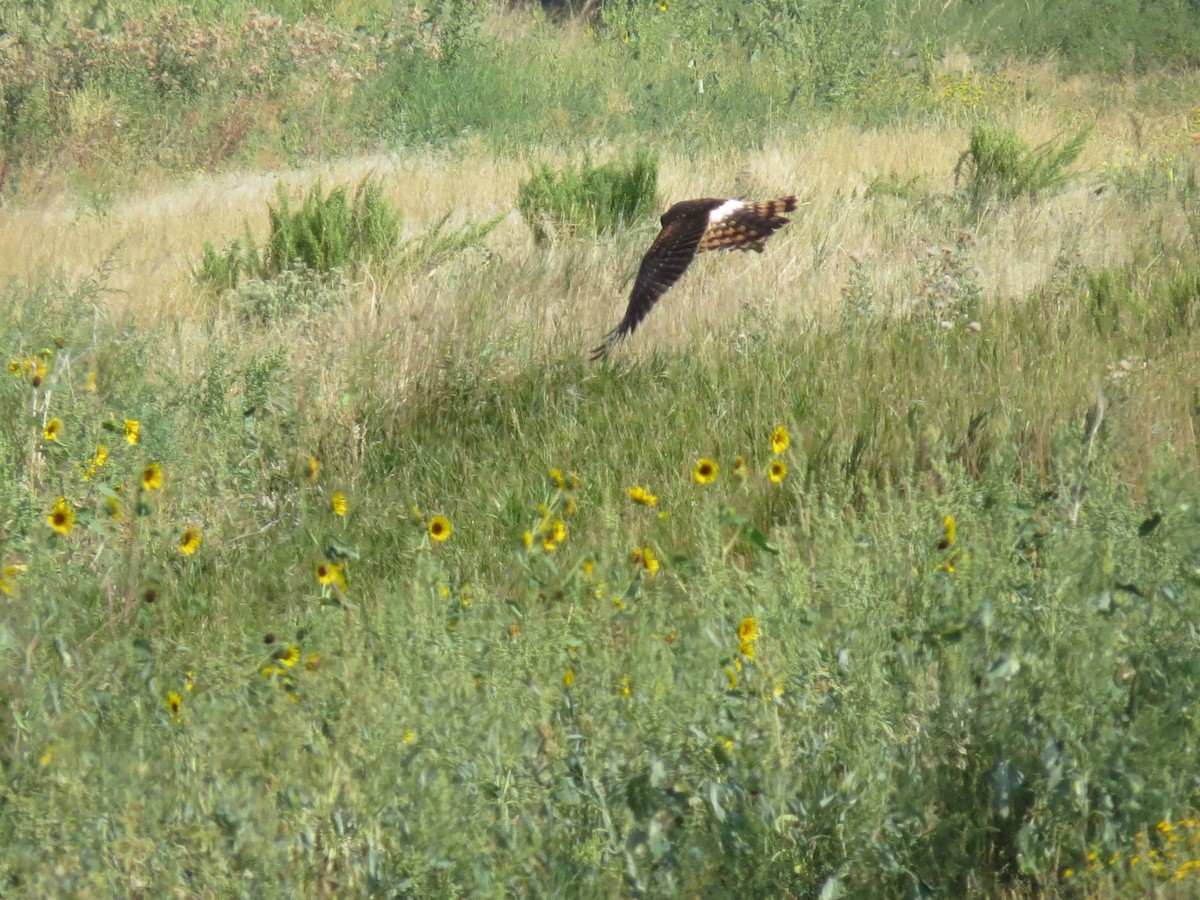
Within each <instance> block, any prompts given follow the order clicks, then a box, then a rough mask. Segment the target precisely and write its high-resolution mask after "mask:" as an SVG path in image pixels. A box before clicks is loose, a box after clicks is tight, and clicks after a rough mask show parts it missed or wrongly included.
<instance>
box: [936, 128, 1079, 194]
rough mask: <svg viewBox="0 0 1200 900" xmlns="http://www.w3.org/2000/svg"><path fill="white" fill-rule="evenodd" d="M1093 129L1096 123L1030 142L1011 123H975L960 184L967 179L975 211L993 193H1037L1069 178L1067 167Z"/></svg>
mask: <svg viewBox="0 0 1200 900" xmlns="http://www.w3.org/2000/svg"><path fill="white" fill-rule="evenodd" d="M1090 132H1091V129H1090V128H1083V129H1081V130H1080V131H1078V132H1076V133H1075V134H1074V135H1071V136H1069V137H1062V136H1059V137H1056V138H1052V139H1051V140H1049V141H1046V143H1044V144H1041V145H1040V146H1038V147H1030V146H1029V144H1028V143H1027V142H1026V141H1025V139H1024V138H1022V137H1021V136H1020V135H1019V134H1018V133H1017V132H1016V131H1014V130H1013V129H1011V128H1006V127H1004V126H1003V125H997V124H995V123H992V122H979V123H978V124H976V125H975V127H974V128H972V129H971V140H970V143H969V145H968V146H967V149H966V150H964V151H963V153H962V155H961V156H960V157H959V158H958V162H957V163H956V164H955V166H954V184H955V187H956V188H957V187H959V185H960V184H961V185H962V188H961V189H962V191H963V193H964V194H965V196H966V198H967V200H968V202H969V203H970V205H971V209H972V210H974V211H978V210H979V209H980V208H981V207H982V205H983V204H984V203H986V202H987V201H988V200H992V199H998V200H1014V199H1016V198H1017V197H1022V196H1028V197H1033V196H1036V195H1038V194H1040V193H1043V192H1044V191H1047V190H1050V189H1051V188H1055V187H1058V186H1059V185H1061V184H1062V183H1063V182H1064V181H1066V179H1067V175H1066V170H1067V167H1068V166H1070V165H1071V163H1073V162H1075V160H1076V159H1078V158H1079V154H1080V153H1082V152H1083V146H1084V144H1085V143H1086V142H1087V138H1088V134H1089V133H1090Z"/></svg>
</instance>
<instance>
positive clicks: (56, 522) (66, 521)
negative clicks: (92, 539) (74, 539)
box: [46, 497, 75, 534]
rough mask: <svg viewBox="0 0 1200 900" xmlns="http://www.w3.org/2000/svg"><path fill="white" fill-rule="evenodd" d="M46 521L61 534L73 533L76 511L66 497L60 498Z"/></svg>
mask: <svg viewBox="0 0 1200 900" xmlns="http://www.w3.org/2000/svg"><path fill="white" fill-rule="evenodd" d="M46 521H47V522H49V523H50V527H51V528H53V529H54V530H55V531H57V532H58V533H59V534H70V533H71V529H72V528H74V527H75V510H74V509H72V508H71V504H70V503H68V502H67V498H66V497H59V498H58V499H57V500H56V501H55V502H54V509H52V510H50V514H49V515H47V516H46Z"/></svg>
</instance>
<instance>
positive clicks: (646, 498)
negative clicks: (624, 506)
mask: <svg viewBox="0 0 1200 900" xmlns="http://www.w3.org/2000/svg"><path fill="white" fill-rule="evenodd" d="M628 494H629V499H630V500H632V501H633V502H634V503H640V504H641V505H642V506H656V505H657V504H658V497H656V496H655V495H654V494H651V493H650V492H649V491H648V490H646V489H645V488H644V487H642V486H641V485H634V486H633V487H631V488H630V489H629V491H628Z"/></svg>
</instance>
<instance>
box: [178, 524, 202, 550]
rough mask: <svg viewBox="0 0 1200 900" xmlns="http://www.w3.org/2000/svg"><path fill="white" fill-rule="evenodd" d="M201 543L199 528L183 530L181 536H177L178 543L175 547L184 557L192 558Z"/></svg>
mask: <svg viewBox="0 0 1200 900" xmlns="http://www.w3.org/2000/svg"><path fill="white" fill-rule="evenodd" d="M202 541H203V539H202V538H201V537H200V529H199V528H185V529H184V530H183V534H181V535H180V536H179V543H178V544H177V545H176V546H177V547H178V548H179V552H180V553H182V554H183V555H184V556H193V555H195V553H196V551H197V550H199V549H200V544H201V543H202Z"/></svg>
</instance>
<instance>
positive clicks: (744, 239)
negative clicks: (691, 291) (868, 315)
mask: <svg viewBox="0 0 1200 900" xmlns="http://www.w3.org/2000/svg"><path fill="white" fill-rule="evenodd" d="M795 208H796V198H795V197H780V198H779V199H778V200H761V201H758V202H752V201H746V200H714V199H711V198H710V199H705V200H683V201H681V202H679V203H676V204H675V205H674V206H672V207H671V208H670V209H668V210H667V211H666V212H665V213H663V214H662V219H661V220H660V221H661V222H662V231H660V232H659V233H658V237H656V238H655V239H654V243H653V244H651V245H650V249H649V250H647V251H646V255H645V256H644V257H642V265H641V268H639V269H638V273H637V279H636V280H635V281H634V283H633V292H632V293H631V294H630V295H629V307H628V308H627V309H626V310H625V318H623V319H622V320H621V324H619V325H618V326H617V327H616V328H614V329H613V330H612V331H610V332H609V333H608V334H607V335H605V336H604V343H602V344H601V345H600V346H599V347H597V348H596V349H595V350H593V351H592V359H593V360H597V359H601V358H603V357H604V356H606V355H607V354H608V351H609V350H611V349H612V348H613V346H614V345H615V344H617V342H619V341H620V340H621V339H622V338H624V337H625V335H627V334H629V333H630V332H632V331H633V330H634V329H635V328H637V327H638V325H639V324H640V323H641V321H642V319H644V318H646V314H647V313H649V312H650V310H651V308H652V307H653V306H654V304H655V303H657V302H658V298H659V297H661V296H662V295H663V294H665V293H666V292H667V291H668V290H669V289H670V287H671V285H673V284H674V283H675V282H676V281H678V280H679V277H680V276H681V275H682V274H683V272H684V270H685V269H686V268H687V267H688V266H689V265H690V264H691V262H692V260H693V259H694V258H695V256H696V254H697V253H703V252H704V251H705V250H754V251H756V252H758V253H762V251H763V245H764V244H765V243H766V240H767V238H769V237H770V236H771V235H772V234H774V233H775V232H776V231H777V230H779V229H780V228H782V227H783V226H784V225H786V224H787V223H788V222H789V221H790V219H787V218H785V217H784V216H782V215H780V214H781V213H785V212H792V210H794V209H795Z"/></svg>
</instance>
